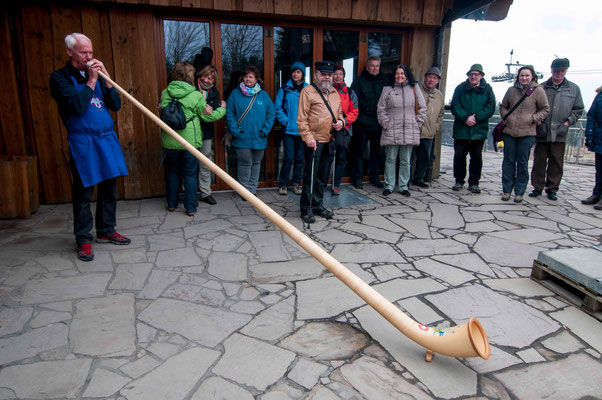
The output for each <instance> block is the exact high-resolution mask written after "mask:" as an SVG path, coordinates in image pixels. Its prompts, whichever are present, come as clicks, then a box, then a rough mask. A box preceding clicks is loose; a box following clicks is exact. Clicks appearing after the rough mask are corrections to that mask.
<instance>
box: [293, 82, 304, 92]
mask: <svg viewBox="0 0 602 400" xmlns="http://www.w3.org/2000/svg"><path fill="white" fill-rule="evenodd" d="M292 82H293V89H295V90H296V91H297V92H299V93H301V90H303V83H304V81H300V82H299V83H297V82H295V81H292Z"/></svg>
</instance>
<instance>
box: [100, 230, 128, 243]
mask: <svg viewBox="0 0 602 400" xmlns="http://www.w3.org/2000/svg"><path fill="white" fill-rule="evenodd" d="M96 241H97V242H98V243H113V244H130V243H132V241H131V240H130V239H128V238H126V237H125V236H121V235H120V234H119V233H117V232H113V233H112V234H110V235H107V236H105V235H103V236H98V237H97V238H96Z"/></svg>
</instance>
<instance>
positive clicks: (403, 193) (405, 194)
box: [401, 189, 411, 197]
mask: <svg viewBox="0 0 602 400" xmlns="http://www.w3.org/2000/svg"><path fill="white" fill-rule="evenodd" d="M401 195H402V196H405V197H410V196H411V194H410V191H409V190H407V189H406V190H402V191H401Z"/></svg>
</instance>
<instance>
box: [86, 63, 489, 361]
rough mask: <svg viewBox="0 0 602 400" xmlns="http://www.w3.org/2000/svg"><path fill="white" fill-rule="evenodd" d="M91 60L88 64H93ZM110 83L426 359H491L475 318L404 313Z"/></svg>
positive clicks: (119, 88) (479, 324)
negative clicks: (457, 321)
mask: <svg viewBox="0 0 602 400" xmlns="http://www.w3.org/2000/svg"><path fill="white" fill-rule="evenodd" d="M90 65H91V63H88V66H90ZM98 74H99V75H100V76H102V77H103V78H104V79H105V80H106V81H107V82H109V83H110V84H111V85H113V86H114V87H115V88H116V89H117V90H118V91H119V93H121V94H122V95H123V96H125V97H127V98H128V99H129V100H130V101H131V102H132V103H133V104H134V105H135V106H136V107H137V108H139V109H140V110H141V111H142V112H143V113H144V114H146V115H147V116H148V117H149V118H150V119H151V120H153V122H155V123H156V124H157V125H159V127H161V129H162V130H163V131H165V132H166V133H167V134H169V135H170V136H172V137H173V138H174V139H175V140H176V141H178V143H180V144H181V145H182V146H184V148H185V149H186V150H188V151H189V152H190V153H191V154H192V155H194V156H195V157H196V158H198V159H199V161H200V162H202V163H203V164H205V165H206V166H207V167H208V168H209V169H211V171H213V172H214V173H215V175H217V176H219V177H220V179H222V180H223V181H224V182H226V183H227V184H228V185H229V186H230V187H231V188H232V189H234V190H235V191H236V192H237V193H238V194H240V195H241V196H242V197H244V198H245V199H246V200H247V201H248V202H249V204H251V205H252V206H253V207H255V208H256V209H257V210H259V211H260V212H261V213H262V214H263V215H265V216H266V217H267V218H268V219H269V220H270V221H272V222H273V223H274V224H275V225H276V226H277V227H278V228H279V229H281V230H282V231H283V232H284V233H286V234H287V235H288V236H289V237H290V238H291V239H293V240H294V241H295V242H296V243H297V244H298V245H299V246H301V247H302V248H303V249H305V251H307V252H308V253H309V254H310V255H311V256H312V257H314V258H315V259H316V260H317V261H319V262H320V263H321V264H322V265H324V267H326V268H327V269H328V270H329V271H330V272H332V273H333V274H334V275H335V276H336V277H337V278H339V279H340V280H341V281H342V282H343V283H344V284H345V285H347V286H348V287H349V288H350V289H351V290H353V291H354V292H355V293H356V294H357V295H358V296H360V297H361V298H362V299H363V300H364V301H365V302H366V303H368V304H369V305H370V306H371V307H372V308H374V309H375V310H376V311H377V312H378V313H379V314H380V315H382V316H383V317H384V318H385V319H386V320H387V321H389V322H390V323H391V324H393V326H395V327H396V328H397V329H398V330H399V331H400V332H401V333H403V334H404V335H406V336H407V337H409V338H410V339H412V340H413V341H415V342H416V343H418V344H419V345H421V346H423V347H424V348H426V350H427V354H426V360H427V361H431V359H432V356H433V353H439V354H442V355H446V356H450V357H482V358H484V359H488V358H489V340H488V339H487V335H486V334H485V330H484V329H483V326H482V325H481V323H480V322H479V321H478V320H477V319H476V318H470V320H469V321H468V322H467V323H465V324H462V325H457V326H452V327H449V328H445V329H434V328H431V327H428V326H424V325H421V324H419V323H417V322H416V321H414V320H413V319H411V318H410V317H408V316H407V315H406V314H404V313H403V312H402V311H401V310H400V309H399V308H397V307H396V306H395V305H393V303H391V302H390V301H389V300H387V299H386V298H385V297H384V296H383V295H381V294H380V293H378V292H377V291H376V290H375V289H373V288H372V287H371V286H370V285H368V284H367V283H366V282H364V281H362V280H361V279H360V278H359V277H358V276H357V275H355V274H354V273H353V272H351V271H350V270H349V269H347V268H346V267H345V266H343V264H341V263H340V262H339V261H337V260H336V259H335V258H334V257H332V256H331V255H330V254H328V253H327V252H326V251H325V250H324V249H322V248H321V247H320V246H318V244H317V243H316V242H314V241H313V240H311V239H310V238H309V237H307V236H306V235H305V234H303V233H302V232H301V231H299V230H298V229H297V228H295V227H294V226H293V225H292V224H291V223H289V222H288V221H287V220H286V219H284V218H283V217H281V216H280V215H279V214H278V213H276V212H275V211H274V210H272V209H271V208H270V207H269V206H268V205H267V204H265V203H264V202H263V201H261V200H260V199H259V198H258V197H256V196H255V195H253V194H252V193H251V192H249V191H248V190H247V189H245V188H244V187H243V186H242V185H241V184H240V183H238V182H237V181H236V180H235V179H234V178H232V177H231V176H230V175H228V174H227V173H226V172H225V171H224V170H223V169H221V168H220V167H218V166H217V165H216V164H214V163H213V162H212V161H211V160H209V159H208V158H207V157H205V156H204V155H203V154H202V153H201V152H200V151H198V150H197V149H195V148H194V146H192V145H191V144H190V143H188V142H187V141H186V140H184V139H183V138H182V137H181V136H180V135H179V134H178V133H177V132H176V131H174V130H173V129H172V128H170V127H169V126H168V125H167V124H166V123H164V122H163V121H161V119H160V118H159V117H157V116H156V115H155V114H154V113H152V112H151V111H149V110H148V109H147V108H146V107H144V106H143V105H142V104H141V103H140V102H139V101H138V100H136V99H135V98H134V97H133V96H131V95H130V94H129V93H128V92H126V91H125V90H124V89H122V88H121V87H120V86H119V85H117V84H116V83H115V82H114V81H113V80H111V78H109V77H108V76H106V75H105V74H103V73H102V72H101V71H98Z"/></svg>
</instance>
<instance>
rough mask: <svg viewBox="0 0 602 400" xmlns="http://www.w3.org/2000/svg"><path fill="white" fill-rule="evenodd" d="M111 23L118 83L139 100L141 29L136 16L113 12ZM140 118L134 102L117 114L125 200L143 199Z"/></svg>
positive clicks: (124, 101)
mask: <svg viewBox="0 0 602 400" xmlns="http://www.w3.org/2000/svg"><path fill="white" fill-rule="evenodd" d="M109 19H110V23H111V43H112V47H113V54H114V55H115V57H114V64H115V76H114V78H115V82H117V83H118V84H119V86H121V87H122V88H123V89H124V90H126V91H127V92H128V93H131V94H132V95H133V96H134V97H136V93H135V89H137V87H136V83H135V77H134V71H133V70H132V67H133V66H135V65H138V64H139V63H141V62H143V61H142V60H137V59H136V58H135V56H136V55H137V52H136V41H135V40H134V39H133V38H134V37H136V30H137V28H138V27H137V26H136V12H134V11H126V10H122V9H111V11H110V14H109ZM134 60H135V62H134ZM139 114H140V113H139V112H138V111H137V110H136V108H135V106H134V105H133V104H132V103H131V102H129V101H127V100H126V99H122V104H121V110H119V112H118V114H117V128H118V131H119V141H120V142H121V147H122V149H123V155H124V157H125V162H126V165H127V168H128V173H129V175H128V176H127V177H126V178H124V179H123V187H124V196H125V197H126V198H135V197H141V196H142V190H141V186H140V182H139V181H138V178H139V176H140V171H139V170H138V162H137V149H136V132H137V131H141V130H142V122H141V119H142V115H139Z"/></svg>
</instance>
